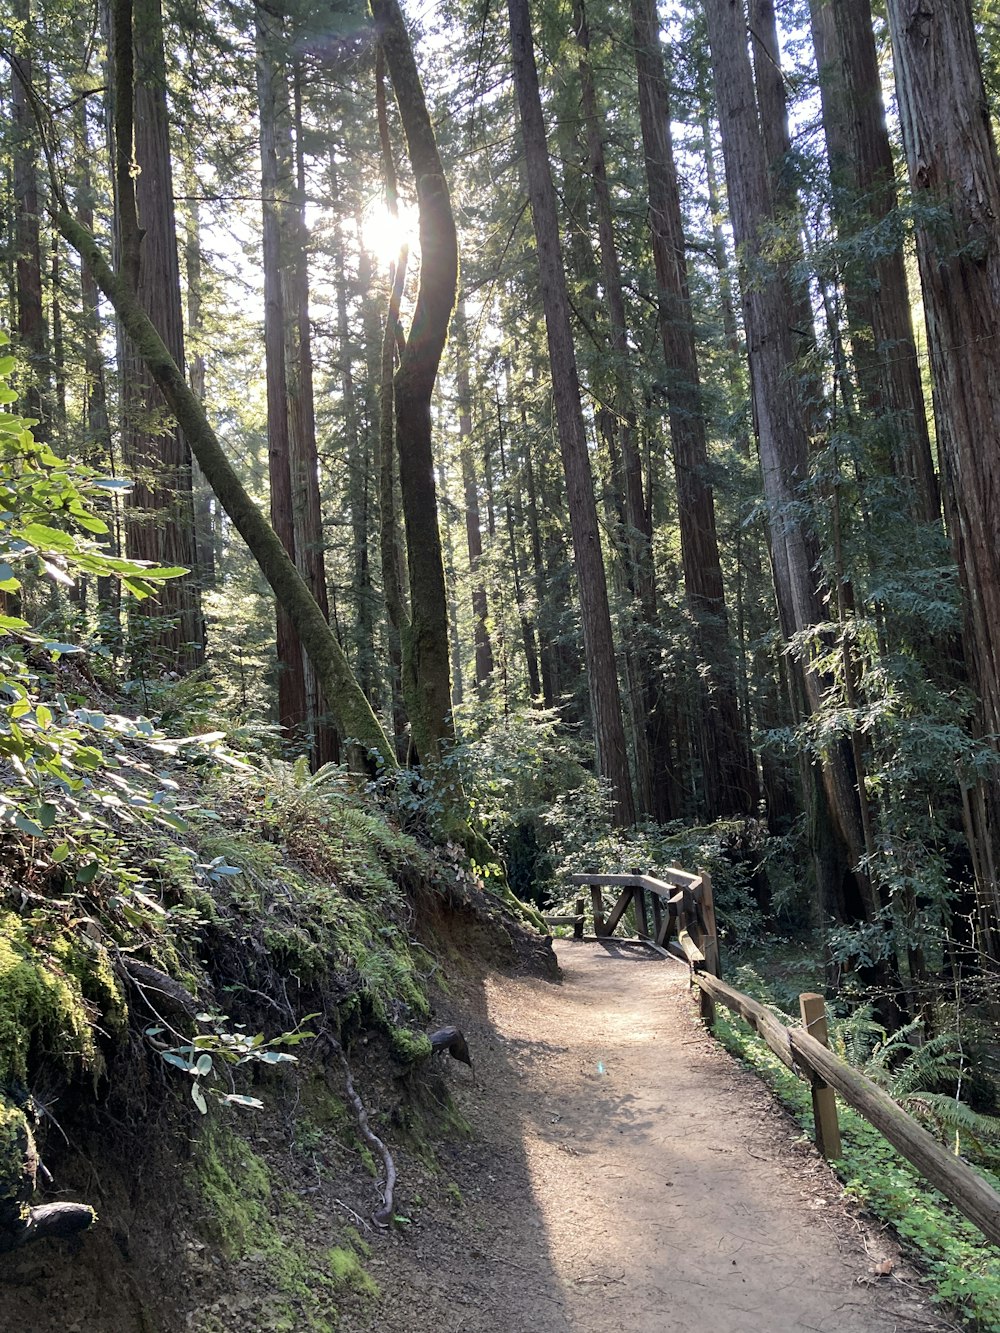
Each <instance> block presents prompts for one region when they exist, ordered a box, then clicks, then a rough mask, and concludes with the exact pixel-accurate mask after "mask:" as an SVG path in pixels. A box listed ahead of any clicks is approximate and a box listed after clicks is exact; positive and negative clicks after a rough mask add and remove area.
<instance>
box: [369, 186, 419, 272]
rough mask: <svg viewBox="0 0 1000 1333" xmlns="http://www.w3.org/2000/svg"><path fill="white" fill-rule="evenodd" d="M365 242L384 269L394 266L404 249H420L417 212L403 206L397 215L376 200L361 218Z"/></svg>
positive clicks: (370, 252) (405, 205)
mask: <svg viewBox="0 0 1000 1333" xmlns="http://www.w3.org/2000/svg"><path fill="white" fill-rule="evenodd" d="M361 242H362V244H363V245H364V247H365V249H366V250H367V251H368V253H369V254H370V255H372V256H373V257H374V258H375V260H376V262H377V263H378V264H379V266H380V267H381V268H388V267H389V265H390V264H394V263H395V262H396V259H397V257H398V255H399V251H400V247H401V246H403V245H408V246H409V248H410V250H411V251H412V250H414V249H415V248H416V246H417V213H416V210H415V209H413V208H410V207H409V206H408V205H407V204H401V205H400V207H399V213H398V215H394V214H393V213H391V212H390V210H389V209H388V208H387V207H386V205H385V204H384V203H383V202H382V201H381V200H377V201H373V202H372V203H371V204H369V205H368V207H367V208H366V209H365V211H364V213H363V215H362V218H361Z"/></svg>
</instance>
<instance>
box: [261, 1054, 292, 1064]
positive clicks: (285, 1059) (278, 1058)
mask: <svg viewBox="0 0 1000 1333" xmlns="http://www.w3.org/2000/svg"><path fill="white" fill-rule="evenodd" d="M257 1058H258V1059H259V1060H260V1061H262V1063H264V1064H265V1065H284V1064H297V1063H298V1057H297V1056H294V1055H289V1054H288V1052H287V1051H261V1052H260V1054H259V1055H258V1057H257Z"/></svg>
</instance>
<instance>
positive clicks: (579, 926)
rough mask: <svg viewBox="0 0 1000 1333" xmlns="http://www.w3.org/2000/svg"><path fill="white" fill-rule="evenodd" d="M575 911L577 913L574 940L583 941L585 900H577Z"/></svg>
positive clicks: (574, 924)
mask: <svg viewBox="0 0 1000 1333" xmlns="http://www.w3.org/2000/svg"><path fill="white" fill-rule="evenodd" d="M573 910H574V911H575V912H576V920H575V921H574V922H573V938H574V939H575V940H582V939H583V899H582V898H577V900H576V903H575V904H574V907H573Z"/></svg>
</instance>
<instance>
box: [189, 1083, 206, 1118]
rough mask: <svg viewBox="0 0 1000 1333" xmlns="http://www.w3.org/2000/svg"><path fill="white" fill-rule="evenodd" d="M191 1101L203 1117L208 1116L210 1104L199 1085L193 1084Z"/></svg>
mask: <svg viewBox="0 0 1000 1333" xmlns="http://www.w3.org/2000/svg"><path fill="white" fill-rule="evenodd" d="M191 1100H192V1101H193V1102H194V1104H195V1106H197V1108H198V1110H199V1111H200V1112H201V1113H202V1115H207V1114H208V1102H206V1101H205V1094H204V1093H203V1092H202V1090H201V1086H200V1084H198V1083H192V1084H191Z"/></svg>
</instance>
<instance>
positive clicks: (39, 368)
mask: <svg viewBox="0 0 1000 1333" xmlns="http://www.w3.org/2000/svg"><path fill="white" fill-rule="evenodd" d="M14 13H15V17H16V18H17V20H18V22H19V23H20V24H21V25H22V30H23V32H24V34H25V37H26V36H27V34H28V33H30V32H31V23H32V18H31V6H30V3H29V0H17V3H16V5H15V6H14ZM31 73H32V66H31V50H30V46H29V44H28V42H27V41H26V40H25V41H22V42H19V44H18V50H17V65H16V67H15V68H14V69H13V73H12V75H11V79H12V96H11V102H12V110H13V122H14V123H13V127H12V128H13V151H12V159H13V162H12V166H13V171H12V177H13V179H12V185H13V193H14V246H15V274H16V278H15V290H16V295H17V337H18V343H19V345H20V350H21V352H22V354H23V355H25V356H26V358H27V361H28V365H29V367H30V370H29V379H28V383H27V385H26V386H25V392H24V404H25V408H26V411H27V415H28V416H32V417H36V418H37V419H38V420H39V422H40V423H42V424H41V426H40V427H36V430H35V434H36V435H37V436H38V437H39V438H42V437H43V436H44V434H45V432H46V427H45V424H44V422H45V407H46V404H45V396H46V395H45V390H46V388H47V387H48V380H49V375H48V347H47V343H48V339H47V335H46V328H45V313H44V309H43V306H42V243H41V228H40V225H39V218H38V161H37V157H38V147H37V143H36V140H35V132H34V123H35V122H34V116H33V114H32V111H31V106H30V105H29V102H28V95H27V92H26V88H27V87H30V86H31Z"/></svg>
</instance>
